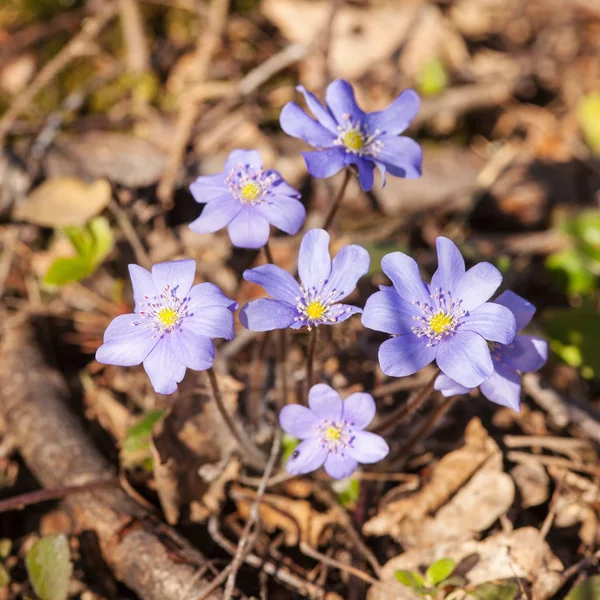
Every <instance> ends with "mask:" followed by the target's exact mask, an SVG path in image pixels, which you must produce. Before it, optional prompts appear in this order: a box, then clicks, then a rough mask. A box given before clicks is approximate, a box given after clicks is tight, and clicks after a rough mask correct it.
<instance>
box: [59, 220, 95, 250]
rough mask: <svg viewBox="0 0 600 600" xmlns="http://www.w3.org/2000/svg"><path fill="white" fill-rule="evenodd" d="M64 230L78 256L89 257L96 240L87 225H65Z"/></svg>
mask: <svg viewBox="0 0 600 600" xmlns="http://www.w3.org/2000/svg"><path fill="white" fill-rule="evenodd" d="M63 231H64V232H65V235H66V236H67V237H68V238H69V241H70V242H71V244H72V245H73V248H75V251H76V252H77V255H78V256H81V257H87V256H89V255H90V254H91V252H92V247H93V245H94V240H93V238H92V235H91V234H90V232H89V230H88V229H87V228H86V227H79V226H76V225H71V226H70V227H64V228H63Z"/></svg>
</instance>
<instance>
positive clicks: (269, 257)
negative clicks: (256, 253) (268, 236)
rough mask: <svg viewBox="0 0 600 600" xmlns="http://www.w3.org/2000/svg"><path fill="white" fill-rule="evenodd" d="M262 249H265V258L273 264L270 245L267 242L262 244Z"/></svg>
mask: <svg viewBox="0 0 600 600" xmlns="http://www.w3.org/2000/svg"><path fill="white" fill-rule="evenodd" d="M263 250H264V251H265V258H266V259H267V262H268V263H271V264H272V265H274V264H275V261H274V260H273V253H272V252H271V246H269V242H267V243H266V244H265V245H264V247H263Z"/></svg>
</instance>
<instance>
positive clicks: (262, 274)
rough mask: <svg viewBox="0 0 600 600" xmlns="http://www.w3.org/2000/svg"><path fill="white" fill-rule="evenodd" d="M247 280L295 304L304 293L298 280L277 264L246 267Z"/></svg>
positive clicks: (274, 296)
mask: <svg viewBox="0 0 600 600" xmlns="http://www.w3.org/2000/svg"><path fill="white" fill-rule="evenodd" d="M243 277H244V279H245V280H246V281H250V282H252V283H257V284H258V285H260V286H262V287H263V288H264V290H265V291H266V292H267V293H268V294H270V295H271V296H273V298H275V300H281V301H283V302H286V303H287V304H291V305H292V306H295V305H296V303H297V298H298V296H301V295H302V292H301V291H300V286H299V285H298V282H297V281H296V280H295V279H294V278H293V277H292V276H291V275H290V274H289V273H288V272H287V271H286V270H284V269H282V268H281V267H278V266H277V265H261V266H260V267H255V268H254V269H246V270H245V271H244V275H243Z"/></svg>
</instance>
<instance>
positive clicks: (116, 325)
mask: <svg viewBox="0 0 600 600" xmlns="http://www.w3.org/2000/svg"><path fill="white" fill-rule="evenodd" d="M129 274H130V276H131V283H132V285H133V297H134V300H135V312H134V313H131V314H128V315H120V316H118V317H117V318H116V319H114V320H113V321H112V323H111V324H110V325H109V326H108V328H107V329H106V331H105V332H104V344H102V346H100V348H98V350H97V352H96V360H97V361H98V362H101V363H105V364H109V365H119V366H121V367H131V366H134V365H139V364H140V363H144V369H145V370H146V373H148V377H150V381H151V382H152V386H153V387H154V390H155V391H156V392H157V393H159V394H172V393H173V392H174V391H175V390H176V389H177V384H178V383H179V382H180V381H181V380H182V379H183V376H184V375H185V370H186V368H188V369H194V370H195V371H203V370H205V369H209V368H210V367H211V366H212V364H213V360H214V358H215V347H214V345H213V343H212V340H211V338H213V337H220V338H225V339H226V340H231V339H233V311H235V310H236V308H237V303H236V302H234V301H233V300H230V299H229V298H227V297H226V296H225V295H224V294H223V292H221V290H220V289H219V288H218V287H217V286H216V285H213V284H212V283H200V284H198V285H195V286H194V287H192V284H193V282H194V275H195V274H196V261H195V260H176V261H174V262H164V263H159V264H157V265H154V266H153V267H152V273H150V272H149V271H146V269H143V268H142V267H139V266H138V265H129Z"/></svg>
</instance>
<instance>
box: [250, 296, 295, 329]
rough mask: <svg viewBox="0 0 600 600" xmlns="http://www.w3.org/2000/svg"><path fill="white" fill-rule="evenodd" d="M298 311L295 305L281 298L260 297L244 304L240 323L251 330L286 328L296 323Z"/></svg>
mask: <svg viewBox="0 0 600 600" xmlns="http://www.w3.org/2000/svg"><path fill="white" fill-rule="evenodd" d="M297 316H298V311H297V310H296V308H295V307H294V306H291V305H290V304H287V303H285V302H280V301H279V300H271V299H270V298H259V299H258V300H253V301H252V302H249V303H248V304H246V306H243V307H242V309H241V310H240V314H239V317H240V323H241V324H242V325H243V326H244V327H245V328H246V329H250V331H273V329H285V328H286V327H289V326H290V325H292V324H293V323H294V319H295V318H296V317H297Z"/></svg>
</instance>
